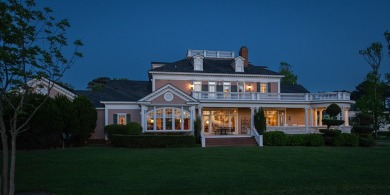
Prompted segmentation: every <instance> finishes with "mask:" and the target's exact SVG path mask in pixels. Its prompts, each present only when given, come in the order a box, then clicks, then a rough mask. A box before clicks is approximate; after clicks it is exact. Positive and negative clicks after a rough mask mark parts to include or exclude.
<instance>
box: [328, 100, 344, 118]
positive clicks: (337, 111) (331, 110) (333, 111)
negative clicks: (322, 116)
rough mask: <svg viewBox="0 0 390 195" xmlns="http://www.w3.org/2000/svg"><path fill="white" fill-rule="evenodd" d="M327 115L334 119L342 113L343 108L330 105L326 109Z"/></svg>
mask: <svg viewBox="0 0 390 195" xmlns="http://www.w3.org/2000/svg"><path fill="white" fill-rule="evenodd" d="M326 113H328V114H329V117H330V118H334V117H336V116H337V115H338V114H340V113H341V108H340V106H339V105H337V104H334V103H333V104H330V105H329V106H328V107H327V108H326Z"/></svg>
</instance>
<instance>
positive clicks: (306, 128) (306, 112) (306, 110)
mask: <svg viewBox="0 0 390 195" xmlns="http://www.w3.org/2000/svg"><path fill="white" fill-rule="evenodd" d="M304 109H305V132H306V133H308V132H309V120H308V118H307V115H308V114H309V113H308V109H309V108H304Z"/></svg>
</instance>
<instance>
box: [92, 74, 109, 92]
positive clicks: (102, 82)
mask: <svg viewBox="0 0 390 195" xmlns="http://www.w3.org/2000/svg"><path fill="white" fill-rule="evenodd" d="M109 80H111V79H110V78H109V77H99V78H96V79H93V80H92V81H90V82H89V83H88V87H87V89H91V90H94V91H98V90H101V89H103V88H104V87H106V85H107V82H108V81H109Z"/></svg>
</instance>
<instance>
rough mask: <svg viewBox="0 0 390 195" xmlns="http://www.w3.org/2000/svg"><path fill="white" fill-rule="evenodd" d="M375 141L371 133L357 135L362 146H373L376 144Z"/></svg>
mask: <svg viewBox="0 0 390 195" xmlns="http://www.w3.org/2000/svg"><path fill="white" fill-rule="evenodd" d="M376 144H377V143H376V141H375V139H374V138H373V137H372V135H367V136H365V137H364V136H360V137H359V145H360V146H363V147H373V146H376Z"/></svg>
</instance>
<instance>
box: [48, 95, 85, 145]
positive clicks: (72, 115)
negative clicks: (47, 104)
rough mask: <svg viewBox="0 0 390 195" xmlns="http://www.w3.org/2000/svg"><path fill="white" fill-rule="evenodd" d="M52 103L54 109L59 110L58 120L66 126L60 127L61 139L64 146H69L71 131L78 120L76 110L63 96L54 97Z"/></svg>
mask: <svg viewBox="0 0 390 195" xmlns="http://www.w3.org/2000/svg"><path fill="white" fill-rule="evenodd" d="M54 103H55V105H56V107H57V108H58V109H59V110H61V112H60V114H59V115H60V118H61V121H62V122H63V123H64V124H66V125H64V126H62V129H61V134H62V136H61V137H62V139H63V141H64V142H65V145H66V146H70V145H71V142H70V138H71V135H72V131H73V130H74V129H75V128H76V127H77V125H78V123H79V120H78V119H77V116H76V109H75V107H74V105H73V103H72V102H71V101H70V100H69V99H68V98H67V97H66V96H63V95H59V96H56V97H55V98H54Z"/></svg>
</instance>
